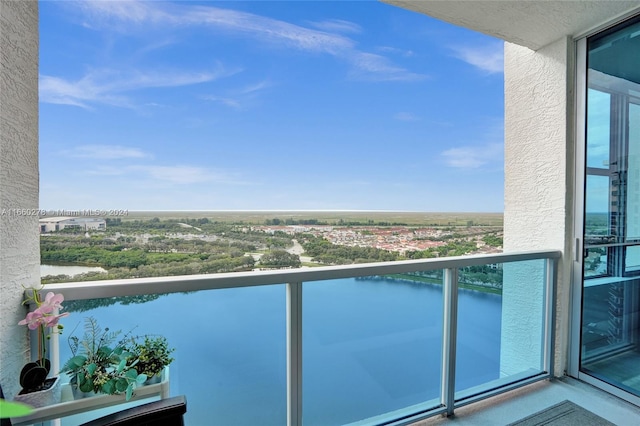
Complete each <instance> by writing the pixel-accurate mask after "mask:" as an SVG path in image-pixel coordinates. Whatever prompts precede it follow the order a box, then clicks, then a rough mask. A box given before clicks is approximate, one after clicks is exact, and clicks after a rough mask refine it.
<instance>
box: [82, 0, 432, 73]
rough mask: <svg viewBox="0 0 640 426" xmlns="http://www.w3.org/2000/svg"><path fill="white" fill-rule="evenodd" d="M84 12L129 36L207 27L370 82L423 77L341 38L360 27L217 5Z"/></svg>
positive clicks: (110, 5) (124, 5)
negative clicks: (330, 61)
mask: <svg viewBox="0 0 640 426" xmlns="http://www.w3.org/2000/svg"><path fill="white" fill-rule="evenodd" d="M82 10H84V11H85V14H86V17H87V18H89V19H92V20H93V21H94V22H93V23H94V24H95V25H102V26H104V25H109V26H110V28H111V29H119V28H120V27H121V26H122V24H127V25H124V27H125V28H126V30H127V31H132V26H135V25H138V26H139V28H140V29H144V27H143V25H142V24H161V25H173V26H194V25H204V26H206V27H209V28H211V29H213V30H217V31H228V32H230V33H233V34H237V35H245V36H248V37H252V38H253V39H255V40H256V41H258V42H260V43H265V42H266V43H270V44H272V45H276V46H280V47H284V48H293V49H298V50H303V51H307V52H313V53H323V54H328V55H332V56H335V57H337V58H339V59H341V60H345V61H346V62H347V63H349V64H350V65H351V66H352V67H354V68H355V69H354V70H353V71H352V72H351V76H352V77H356V78H360V77H361V78H363V79H365V80H369V81H415V80H421V79H423V78H424V76H423V75H420V74H416V73H412V72H409V71H407V70H405V69H403V68H401V67H398V66H395V65H393V64H392V63H391V62H390V61H389V60H388V59H387V58H384V57H382V56H379V55H375V54H371V53H366V52H363V51H360V50H358V49H357V48H356V42H355V41H354V40H353V39H351V38H349V37H345V36H343V35H341V34H338V33H341V32H342V33H344V32H351V33H354V32H359V31H360V27H358V26H357V25H356V24H353V23H351V22H348V21H342V20H329V21H324V22H316V23H312V25H314V26H316V27H317V28H318V27H320V28H322V30H316V29H312V28H305V27H302V26H300V25H295V24H291V23H288V22H285V21H281V20H277V19H272V18H267V17H264V16H260V15H256V14H252V13H247V12H242V11H236V10H231V9H222V8H218V7H213V6H208V5H207V6H191V5H184V4H173V5H167V4H165V3H160V2H157V3H156V2H138V1H127V2H121V1H100V2H94V1H92V2H82Z"/></svg>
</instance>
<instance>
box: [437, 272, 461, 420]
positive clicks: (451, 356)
mask: <svg viewBox="0 0 640 426" xmlns="http://www.w3.org/2000/svg"><path fill="white" fill-rule="evenodd" d="M442 284H443V293H442V298H443V303H444V309H443V312H444V317H443V323H442V325H443V333H442V383H441V389H442V395H441V399H440V402H441V404H442V405H443V406H444V407H445V408H446V410H447V411H446V414H447V416H451V415H453V406H454V402H455V392H456V339H457V331H458V269H457V268H448V269H445V270H444V277H443V283H442Z"/></svg>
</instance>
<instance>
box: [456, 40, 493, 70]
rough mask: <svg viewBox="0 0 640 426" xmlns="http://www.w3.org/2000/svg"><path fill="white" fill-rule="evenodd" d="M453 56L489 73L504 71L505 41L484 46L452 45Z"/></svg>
mask: <svg viewBox="0 0 640 426" xmlns="http://www.w3.org/2000/svg"><path fill="white" fill-rule="evenodd" d="M451 50H452V51H453V56H455V57H456V58H458V59H461V60H463V61H465V62H467V63H468V64H470V65H473V66H474V67H476V68H479V69H481V70H482V71H485V72H487V73H489V74H495V73H502V72H504V51H503V50H504V43H503V42H501V41H496V42H494V43H491V44H487V45H484V46H475V47H470V46H452V47H451Z"/></svg>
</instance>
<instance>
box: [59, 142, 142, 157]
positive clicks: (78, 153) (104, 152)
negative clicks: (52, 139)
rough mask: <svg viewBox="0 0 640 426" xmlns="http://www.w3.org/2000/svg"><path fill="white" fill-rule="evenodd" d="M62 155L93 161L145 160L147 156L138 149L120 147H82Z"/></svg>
mask: <svg viewBox="0 0 640 426" xmlns="http://www.w3.org/2000/svg"><path fill="white" fill-rule="evenodd" d="M63 154H65V155H67V156H69V157H74V158H90V159H95V160H117V159H123V158H147V157H150V155H149V154H147V153H145V152H143V151H142V150H140V149H138V148H131V147H126V146H121V145H83V146H78V147H75V148H74V149H73V150H68V151H64V152H63Z"/></svg>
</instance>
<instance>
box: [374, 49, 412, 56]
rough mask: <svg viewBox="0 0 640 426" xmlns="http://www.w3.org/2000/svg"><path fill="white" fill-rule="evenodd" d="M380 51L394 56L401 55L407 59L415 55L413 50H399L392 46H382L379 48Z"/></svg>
mask: <svg viewBox="0 0 640 426" xmlns="http://www.w3.org/2000/svg"><path fill="white" fill-rule="evenodd" d="M378 50H379V51H380V52H385V53H392V54H394V55H400V56H403V57H405V58H410V57H411V56H413V55H414V53H413V50H406V49H398V48H397V47H391V46H380V47H378Z"/></svg>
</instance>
